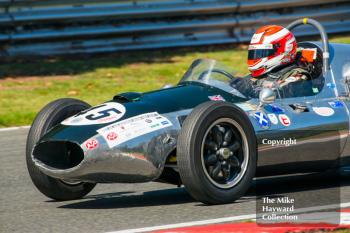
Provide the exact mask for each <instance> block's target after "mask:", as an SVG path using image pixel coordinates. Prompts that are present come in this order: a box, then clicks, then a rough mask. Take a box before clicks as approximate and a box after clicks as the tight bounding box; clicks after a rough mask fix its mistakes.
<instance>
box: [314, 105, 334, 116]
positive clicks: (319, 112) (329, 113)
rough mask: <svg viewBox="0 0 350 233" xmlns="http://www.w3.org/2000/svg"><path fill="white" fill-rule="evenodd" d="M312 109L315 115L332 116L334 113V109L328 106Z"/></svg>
mask: <svg viewBox="0 0 350 233" xmlns="http://www.w3.org/2000/svg"><path fill="white" fill-rule="evenodd" d="M312 110H314V112H315V113H316V114H317V115H320V116H325V117H328V116H332V115H333V114H334V110H333V109H332V108H328V107H313V108H312Z"/></svg>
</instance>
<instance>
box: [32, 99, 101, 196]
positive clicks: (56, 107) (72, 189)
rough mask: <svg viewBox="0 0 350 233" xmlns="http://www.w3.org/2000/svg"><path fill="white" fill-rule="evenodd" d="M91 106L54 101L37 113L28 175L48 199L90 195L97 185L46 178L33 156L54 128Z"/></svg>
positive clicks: (72, 100)
mask: <svg viewBox="0 0 350 233" xmlns="http://www.w3.org/2000/svg"><path fill="white" fill-rule="evenodd" d="M89 107H90V105H89V104H87V103H85V102H83V101H80V100H77V99H70V98H65V99H58V100H55V101H53V102H51V103H49V104H48V105H46V106H45V107H44V108H43V109H42V110H41V111H40V112H39V113H38V115H37V116H36V118H35V120H34V122H33V124H32V126H31V128H30V130H29V134H28V138H27V147H26V160H27V168H28V172H29V175H30V178H31V179H32V181H33V183H34V185H35V186H36V187H37V188H38V190H39V191H40V192H41V193H43V194H44V195H46V196H47V197H49V198H52V199H55V200H60V201H64V200H73V199H78V198H81V197H83V196H85V195H86V194H88V193H89V192H90V191H91V190H92V189H93V188H94V187H95V185H96V184H93V183H86V182H77V181H69V180H60V179H56V178H53V177H50V176H47V175H45V174H44V173H42V172H41V171H40V170H39V169H38V168H37V167H36V166H35V164H34V162H33V160H32V156H31V154H32V151H33V147H34V145H35V144H36V143H37V142H38V141H39V139H40V138H41V137H42V136H43V135H44V134H45V133H47V132H48V131H49V130H50V129H51V128H52V127H54V126H55V125H57V124H59V123H60V122H61V121H63V120H64V119H66V118H68V117H70V116H73V115H74V114H76V113H78V112H80V111H83V110H85V109H87V108H89Z"/></svg>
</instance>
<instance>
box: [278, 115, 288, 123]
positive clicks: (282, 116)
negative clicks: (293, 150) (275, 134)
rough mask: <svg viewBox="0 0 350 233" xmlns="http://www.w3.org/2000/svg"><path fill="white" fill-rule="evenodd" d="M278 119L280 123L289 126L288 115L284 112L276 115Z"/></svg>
mask: <svg viewBox="0 0 350 233" xmlns="http://www.w3.org/2000/svg"><path fill="white" fill-rule="evenodd" d="M278 119H279V120H280V122H281V124H282V125H284V126H290V119H289V117H288V116H287V115H286V114H280V115H278Z"/></svg>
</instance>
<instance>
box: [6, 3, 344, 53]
mask: <svg viewBox="0 0 350 233" xmlns="http://www.w3.org/2000/svg"><path fill="white" fill-rule="evenodd" d="M301 17H312V18H315V19H317V20H319V21H320V22H321V23H322V24H324V26H325V27H326V29H327V32H328V33H339V32H349V31H350V0H318V1H315V0H284V1H277V0H247V1H243V0H239V1H238V0H237V1H234V0H167V1H160V0H134V1H122V0H114V1H112V0H101V1H98V0H72V1H68V0H51V1H43V0H26V1H25V0H0V57H15V56H27V55H30V56H35V55H44V56H49V55H63V54H77V53H98V52H112V51H121V50H135V49H148V48H165V47H177V46H195V45H196V46H200V45H208V44H224V43H236V42H245V41H248V40H249V39H250V37H251V35H252V33H253V32H254V31H255V29H256V28H257V27H258V26H260V25H263V24H270V23H273V24H281V25H286V24H288V23H289V22H291V21H292V20H294V19H297V18H301ZM315 33H316V32H315V31H314V30H310V28H307V27H305V28H302V29H301V30H299V31H297V33H296V34H297V35H313V34H315Z"/></svg>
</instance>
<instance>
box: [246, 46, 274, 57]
mask: <svg viewBox="0 0 350 233" xmlns="http://www.w3.org/2000/svg"><path fill="white" fill-rule="evenodd" d="M273 54H275V49H252V50H248V60H255V59H260V58H264V57H269V56H272V55H273Z"/></svg>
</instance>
